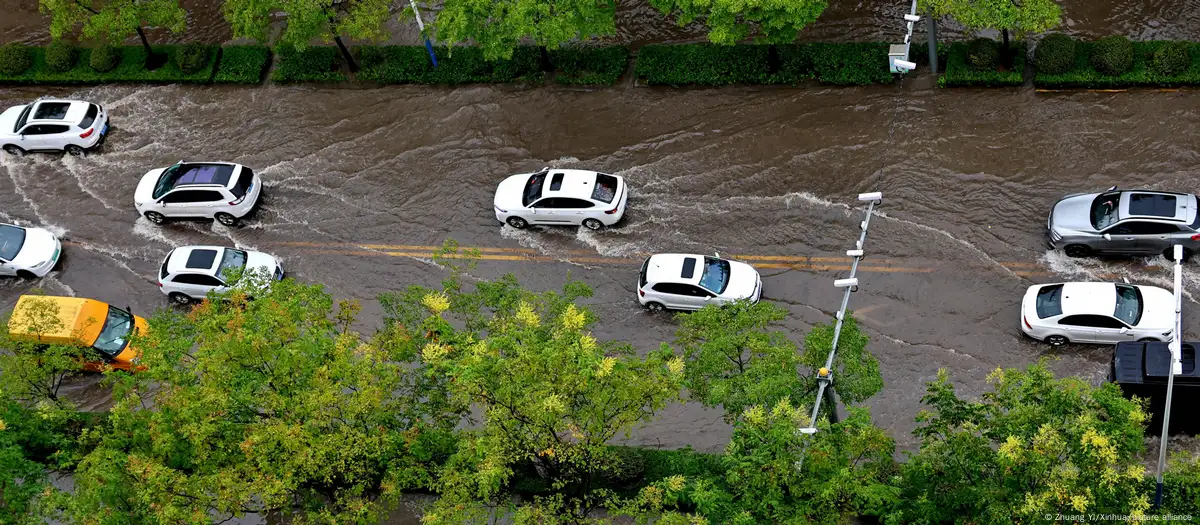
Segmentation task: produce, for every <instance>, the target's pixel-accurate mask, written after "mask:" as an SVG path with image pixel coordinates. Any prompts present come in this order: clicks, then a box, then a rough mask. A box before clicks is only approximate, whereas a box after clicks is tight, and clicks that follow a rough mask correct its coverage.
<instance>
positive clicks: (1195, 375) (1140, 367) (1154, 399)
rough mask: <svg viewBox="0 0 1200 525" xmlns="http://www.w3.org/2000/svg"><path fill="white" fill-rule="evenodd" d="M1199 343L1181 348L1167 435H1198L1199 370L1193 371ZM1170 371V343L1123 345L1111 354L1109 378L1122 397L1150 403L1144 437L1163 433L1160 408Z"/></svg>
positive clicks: (1130, 343) (1199, 420)
mask: <svg viewBox="0 0 1200 525" xmlns="http://www.w3.org/2000/svg"><path fill="white" fill-rule="evenodd" d="M1197 348H1200V342H1185V343H1183V348H1182V359H1181V361H1182V362H1183V373H1182V374H1180V375H1177V376H1175V385H1174V391H1175V394H1174V395H1173V396H1172V397H1171V428H1170V429H1169V433H1170V434H1172V435H1174V434H1197V433H1200V419H1197V418H1196V417H1195V416H1194V412H1195V410H1196V408H1197V407H1200V369H1197V368H1196V349H1197ZM1170 370H1171V349H1170V345H1169V343H1160V342H1123V343H1118V344H1117V347H1116V350H1114V351H1113V359H1112V364H1111V366H1110V367H1109V371H1108V374H1109V375H1108V379H1109V381H1112V382H1114V383H1116V384H1117V386H1119V387H1121V392H1123V393H1124V394H1125V397H1134V396H1136V397H1138V398H1141V399H1149V400H1150V412H1149V414H1148V415H1149V416H1150V418H1149V423H1147V425H1148V426H1147V427H1146V434H1147V435H1155V436H1157V435H1159V434H1161V433H1162V416H1163V406H1164V405H1165V404H1166V399H1167V374H1168V373H1170Z"/></svg>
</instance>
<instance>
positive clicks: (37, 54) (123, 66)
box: [0, 45, 217, 84]
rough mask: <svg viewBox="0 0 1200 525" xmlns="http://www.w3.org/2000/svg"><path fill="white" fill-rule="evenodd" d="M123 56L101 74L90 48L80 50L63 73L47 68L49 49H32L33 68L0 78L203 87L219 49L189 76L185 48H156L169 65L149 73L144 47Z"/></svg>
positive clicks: (7, 81) (124, 49)
mask: <svg viewBox="0 0 1200 525" xmlns="http://www.w3.org/2000/svg"><path fill="white" fill-rule="evenodd" d="M118 49H119V50H120V53H121V59H120V62H118V63H117V66H116V67H115V68H113V69H112V70H111V71H107V72H103V73H101V72H99V71H96V70H95V69H92V66H91V65H90V60H91V53H92V49H91V48H80V49H79V52H78V53H77V55H76V58H75V65H74V66H73V67H72V68H71V69H69V70H67V71H62V72H57V71H53V70H52V69H51V68H50V67H49V66H48V65H47V64H46V49H45V48H42V47H33V48H30V49H29V51H30V53H31V55H32V57H33V62H32V65H31V66H30V67H29V68H28V69H26V70H25V71H24V72H22V73H19V74H16V75H3V74H0V83H5V84H97V83H103V82H154V83H171V82H180V83H203V82H208V81H209V79H211V78H212V76H213V68H214V67H215V66H216V62H217V48H216V46H209V47H208V60H207V62H206V63H205V65H204V67H202V68H200V69H199V70H198V71H196V72H194V73H191V74H187V73H184V72H183V71H181V70H180V69H179V65H178V64H176V61H175V55H176V53H177V52H178V51H179V50H180V49H182V46H174V45H167V46H153V49H154V51H155V53H165V54H166V55H167V63H166V64H165V65H163V66H162V67H160V68H158V69H155V70H154V71H149V70H147V69H146V67H145V64H146V49H145V48H144V47H142V46H125V47H121V48H118Z"/></svg>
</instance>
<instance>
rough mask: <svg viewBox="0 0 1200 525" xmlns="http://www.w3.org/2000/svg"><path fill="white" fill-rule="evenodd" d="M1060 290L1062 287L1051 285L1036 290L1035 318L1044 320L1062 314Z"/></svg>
mask: <svg viewBox="0 0 1200 525" xmlns="http://www.w3.org/2000/svg"><path fill="white" fill-rule="evenodd" d="M1062 290H1063V285H1061V284H1052V285H1049V286H1043V287H1042V289H1041V290H1038V294H1037V316H1038V319H1045V318H1047V317H1053V316H1056V315H1059V314H1062Z"/></svg>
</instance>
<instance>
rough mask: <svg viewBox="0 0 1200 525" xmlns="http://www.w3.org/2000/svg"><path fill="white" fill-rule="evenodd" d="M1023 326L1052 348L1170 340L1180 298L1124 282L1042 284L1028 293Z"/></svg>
mask: <svg viewBox="0 0 1200 525" xmlns="http://www.w3.org/2000/svg"><path fill="white" fill-rule="evenodd" d="M1020 326H1021V331H1022V332H1024V333H1025V335H1027V336H1029V337H1032V338H1034V339H1037V340H1038V341H1045V342H1047V343H1049V344H1050V345H1052V346H1062V345H1065V344H1067V343H1101V344H1115V343H1120V342H1122V341H1143V342H1145V341H1171V340H1172V339H1173V337H1174V336H1173V334H1174V330H1175V296H1174V295H1172V294H1171V292H1169V291H1167V290H1163V289H1162V288H1157V287H1154V286H1138V285H1134V284H1123V283H1116V284H1114V283H1082V282H1074V283H1055V284H1037V285H1033V286H1030V287H1029V289H1028V290H1027V291H1026V292H1025V299H1024V300H1023V301H1022V303H1021V321H1020Z"/></svg>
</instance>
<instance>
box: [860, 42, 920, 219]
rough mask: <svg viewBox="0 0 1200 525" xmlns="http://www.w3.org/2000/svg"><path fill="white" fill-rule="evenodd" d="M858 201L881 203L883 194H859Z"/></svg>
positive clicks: (898, 62) (898, 61) (897, 62)
mask: <svg viewBox="0 0 1200 525" xmlns="http://www.w3.org/2000/svg"><path fill="white" fill-rule="evenodd" d="M901 62H904V61H903V60H897V61H896V65H900V63H901ZM907 63H910V64H911V62H907ZM858 200H860V201H862V202H868V201H881V200H883V192H879V191H876V192H872V193H859V194H858Z"/></svg>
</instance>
